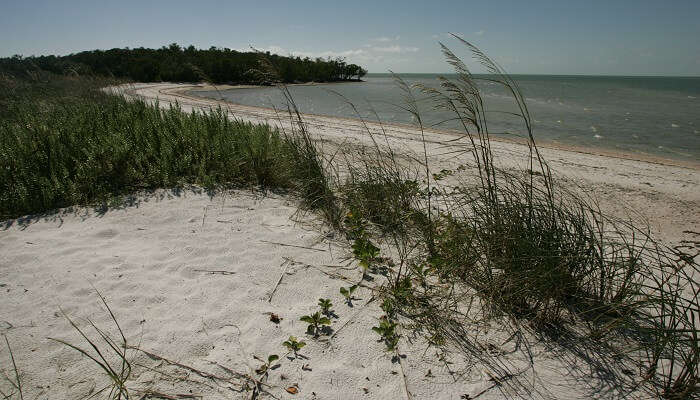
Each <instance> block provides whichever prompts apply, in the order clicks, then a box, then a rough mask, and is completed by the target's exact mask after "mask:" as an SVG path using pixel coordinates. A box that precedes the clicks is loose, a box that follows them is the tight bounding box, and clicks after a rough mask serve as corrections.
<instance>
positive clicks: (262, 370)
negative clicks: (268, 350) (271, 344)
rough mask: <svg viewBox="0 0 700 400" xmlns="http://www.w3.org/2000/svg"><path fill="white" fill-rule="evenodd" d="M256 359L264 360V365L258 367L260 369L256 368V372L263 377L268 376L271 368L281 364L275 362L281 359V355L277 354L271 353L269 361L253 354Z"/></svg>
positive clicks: (268, 357)
mask: <svg viewBox="0 0 700 400" xmlns="http://www.w3.org/2000/svg"><path fill="white" fill-rule="evenodd" d="M253 358H255V359H256V360H258V361H260V362H262V365H261V366H260V367H258V369H256V370H255V373H256V374H258V375H260V376H261V377H267V375H268V374H269V372H270V370H271V369H273V368H275V367H276V366H277V365H279V364H274V362H275V361H277V360H279V358H280V357H279V356H278V355H277V354H270V355H269V356H267V361H265V360H263V359H261V358H260V357H258V356H253Z"/></svg>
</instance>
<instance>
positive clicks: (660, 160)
mask: <svg viewBox="0 0 700 400" xmlns="http://www.w3.org/2000/svg"><path fill="white" fill-rule="evenodd" d="M346 83H357V82H329V83H324V82H321V83H317V82H309V83H298V84H289V85H287V86H321V85H324V86H325V85H335V84H346ZM189 85H192V86H191V88H190V89H187V88H182V89H177V90H173V91H171V92H169V93H168V94H176V95H179V96H181V97H187V98H190V99H205V100H211V101H215V102H220V103H224V104H229V105H234V106H237V107H249V108H253V109H260V110H266V111H274V109H273V108H271V107H264V106H251V105H247V104H241V103H235V102H232V101H229V100H225V99H214V98H211V97H205V96H199V95H196V94H190V93H192V92H207V91H223V90H246V89H260V88H261V86H256V85H209V84H189ZM302 115H305V116H306V115H308V116H314V117H323V118H334V119H338V120H344V121H353V122H365V123H368V124H380V123H379V122H377V121H373V120H363V119H361V118H358V117H344V116H336V115H327V114H316V113H309V112H304V113H302ZM381 124H382V125H385V126H394V127H399V128H409V129H410V128H413V129H417V128H416V126H415V125H411V124H407V123H401V122H381ZM424 130H425V131H428V132H433V133H437V134H450V135H455V134H457V135H461V134H462V133H461V132H460V131H459V130H454V129H438V128H431V127H425V128H424ZM491 140H493V141H497V142H503V143H513V144H518V145H522V146H526V145H527V140H526V139H516V138H504V137H491ZM537 146H538V147H539V148H548V149H555V150H560V151H568V152H573V153H579V154H586V155H593V156H600V157H608V158H618V159H623V160H631V161H639V162H646V163H651V164H658V165H667V166H673V167H680V168H688V169H692V170H700V161H697V162H693V161H686V160H677V159H672V158H667V157H661V156H656V155H653V154H649V153H635V152H627V151H622V150H611V149H607V148H604V147H589V146H577V145H570V144H563V143H561V142H556V141H548V140H541V139H538V140H537Z"/></svg>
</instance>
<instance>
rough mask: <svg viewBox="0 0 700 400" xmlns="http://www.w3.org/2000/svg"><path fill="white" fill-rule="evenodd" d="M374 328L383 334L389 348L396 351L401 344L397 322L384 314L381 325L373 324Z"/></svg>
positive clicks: (383, 339) (382, 336) (380, 334)
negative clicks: (397, 331)
mask: <svg viewBox="0 0 700 400" xmlns="http://www.w3.org/2000/svg"><path fill="white" fill-rule="evenodd" d="M372 330H373V331H375V332H376V333H377V334H379V336H381V340H382V341H383V342H384V344H386V348H387V350H389V351H394V350H395V349H396V346H397V345H398V344H399V335H398V334H397V333H396V322H394V321H391V320H390V319H389V318H388V317H387V316H383V317H382V318H380V320H379V325H378V326H373V327H372Z"/></svg>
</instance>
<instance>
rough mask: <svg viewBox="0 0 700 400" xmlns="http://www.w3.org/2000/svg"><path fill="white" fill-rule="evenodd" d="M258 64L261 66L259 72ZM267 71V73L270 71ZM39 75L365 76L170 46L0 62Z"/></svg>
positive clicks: (309, 63) (357, 69)
mask: <svg viewBox="0 0 700 400" xmlns="http://www.w3.org/2000/svg"><path fill="white" fill-rule="evenodd" d="M261 58H264V59H266V60H267V62H266V63H264V64H266V65H268V66H267V67H265V68H262V67H261V62H260V61H261ZM270 66H271V68H270ZM35 70H44V71H49V72H53V73H57V74H69V75H70V74H76V75H91V74H94V75H103V76H110V77H115V78H127V79H131V80H134V81H138V82H161V81H172V82H200V81H205V80H206V81H211V82H214V83H232V84H270V83H272V82H273V81H281V82H285V83H295V82H300V83H301V82H337V81H347V80H360V79H361V78H362V77H363V76H364V75H365V74H367V70H365V69H364V68H362V67H361V66H359V65H356V64H348V63H346V62H345V60H344V59H342V58H335V59H332V58H327V59H323V58H315V59H311V58H309V57H305V58H301V57H298V56H297V57H293V56H289V57H285V56H280V55H276V54H270V52H266V53H261V52H255V51H250V52H240V51H236V50H231V49H228V48H218V47H210V48H209V49H206V50H205V49H197V48H195V47H194V46H189V47H181V46H180V45H178V44H176V43H173V44H171V45H169V46H163V47H161V48H159V49H147V48H143V47H139V48H135V49H130V48H128V47H127V48H123V49H118V48H115V49H111V50H92V51H83V52H80V53H74V54H69V55H67V56H53V55H50V56H38V57H35V56H32V57H22V56H19V55H17V56H13V57H9V58H0V72H5V73H11V74H13V75H16V74H25V73H27V72H31V71H35Z"/></svg>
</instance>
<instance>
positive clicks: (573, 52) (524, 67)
mask: <svg viewBox="0 0 700 400" xmlns="http://www.w3.org/2000/svg"><path fill="white" fill-rule="evenodd" d="M0 10H2V12H1V13H0V56H3V57H5V56H11V55H14V54H22V55H25V56H28V55H41V54H68V53H71V52H77V51H81V50H92V49H97V48H99V49H108V48H113V47H127V46H128V47H139V46H144V47H161V46H163V45H167V44H169V43H172V42H177V43H179V44H181V45H189V44H193V45H195V46H196V47H204V48H208V47H210V46H218V47H229V48H232V49H248V48H249V46H254V47H256V48H258V49H263V50H270V51H273V52H276V53H279V54H282V55H288V54H295V55H301V56H311V57H316V56H323V57H325V56H343V57H346V59H347V60H348V61H350V62H354V63H358V64H361V65H363V66H365V67H367V68H368V69H369V70H370V72H386V71H387V70H389V69H391V70H393V71H396V72H446V71H449V66H448V65H447V64H446V63H445V62H444V60H443V58H442V56H441V54H440V51H439V47H438V41H443V42H444V43H445V44H447V45H448V46H450V47H452V48H453V49H454V50H460V51H461V50H462V49H461V47H460V46H459V44H458V43H457V42H456V41H455V40H454V39H451V38H449V37H448V36H447V35H446V33H447V32H455V33H458V34H460V35H463V37H464V38H465V39H467V40H469V41H472V42H473V43H474V44H476V45H477V46H479V47H481V48H482V49H483V50H484V51H485V52H486V53H487V54H489V55H490V56H491V57H492V58H494V59H495V60H497V61H498V62H500V63H501V65H502V66H504V67H505V68H506V70H508V71H509V72H511V73H536V74H591V75H599V74H603V75H693V76H700V0H655V1H649V0H576V1H567V0H551V1H545V0H517V1H497V0H483V1H469V0H462V1H437V0H421V1H414V0H404V1H392V2H389V1H387V2H383V1H379V0H373V1H364V0H353V1H342V2H340V1H331V0H325V1H303V0H294V1H285V2H282V1H274V0H265V1H260V0H253V1H250V0H248V1H205V0H200V1H192V0H189V1H179V0H168V1H160V0H139V1H134V0H119V1H101V0H90V1H82V0H81V1H71V0H64V1H60V0H52V1H44V0H23V1H8V0H0ZM462 54H464V53H462Z"/></svg>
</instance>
